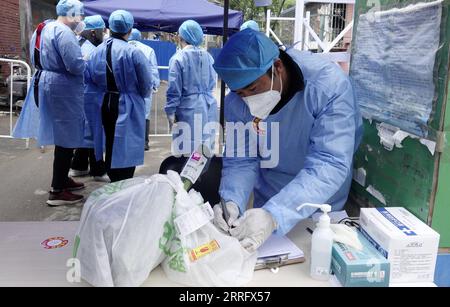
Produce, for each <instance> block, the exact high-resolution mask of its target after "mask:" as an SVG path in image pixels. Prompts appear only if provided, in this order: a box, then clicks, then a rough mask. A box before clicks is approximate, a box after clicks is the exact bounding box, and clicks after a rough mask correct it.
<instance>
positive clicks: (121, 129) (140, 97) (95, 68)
mask: <svg viewBox="0 0 450 307" xmlns="http://www.w3.org/2000/svg"><path fill="white" fill-rule="evenodd" d="M110 39H113V38H110ZM108 41H109V39H108V40H107V41H105V42H103V43H102V44H100V45H99V46H98V47H97V48H96V49H95V50H94V52H93V53H92V54H91V57H90V59H89V61H88V69H87V73H86V75H87V82H86V90H85V100H86V104H85V112H86V116H87V118H88V120H89V123H90V124H91V126H92V131H93V134H94V143H95V155H96V157H97V159H101V158H102V157H103V149H104V141H105V140H104V133H103V124H102V112H101V107H102V104H103V97H104V95H105V93H106V91H107V85H106V43H107V42H108ZM111 61H112V66H113V67H112V68H113V71H114V77H115V80H116V84H117V88H118V89H119V92H120V97H119V116H118V119H117V123H116V128H115V133H114V145H113V151H112V161H111V167H112V168H125V167H133V166H136V165H141V164H143V162H144V150H143V148H144V134H145V115H144V104H145V102H144V97H146V96H148V94H149V92H150V89H151V84H152V81H151V73H150V69H149V66H148V64H147V59H146V58H145V56H144V54H143V53H142V51H140V50H139V49H137V48H135V47H134V46H132V45H130V44H128V43H127V42H126V41H123V40H120V39H113V43H112V51H111Z"/></svg>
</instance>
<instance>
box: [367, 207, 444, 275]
mask: <svg viewBox="0 0 450 307" xmlns="http://www.w3.org/2000/svg"><path fill="white" fill-rule="evenodd" d="M360 224H361V232H362V233H363V235H364V236H365V237H366V238H367V239H368V240H369V241H370V242H371V243H372V244H373V245H374V246H375V247H376V248H377V249H378V250H379V251H380V252H381V254H382V255H383V256H384V257H385V258H386V259H388V260H389V263H390V265H391V267H390V269H391V273H390V282H391V283H412V282H432V281H433V278H434V270H435V266H436V258H437V253H438V249H439V237H440V236H439V234H438V233H437V232H436V231H434V230H433V229H431V228H430V227H428V225H426V224H425V223H423V222H422V221H421V220H419V219H418V218H417V217H415V216H414V215H413V214H411V213H410V212H409V211H408V210H406V209H405V208H402V207H392V208H362V209H361V217H360Z"/></svg>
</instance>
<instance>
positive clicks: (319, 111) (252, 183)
mask: <svg viewBox="0 0 450 307" xmlns="http://www.w3.org/2000/svg"><path fill="white" fill-rule="evenodd" d="M288 54H289V55H290V56H291V57H292V58H293V59H294V61H295V62H296V63H297V65H299V67H300V69H301V71H302V73H303V77H304V85H305V88H304V90H302V91H299V92H297V93H296V94H295V95H294V97H293V98H292V99H291V100H290V101H289V102H288V103H287V104H286V105H285V106H284V107H283V108H282V109H281V110H280V111H279V112H277V113H276V114H273V115H270V116H269V117H268V118H267V119H266V120H265V121H266V123H267V130H266V135H267V140H266V141H265V142H266V144H265V146H262V148H269V149H270V146H273V145H274V144H275V142H276V141H274V140H275V139H274V138H275V137H276V136H275V135H273V136H272V135H271V133H272V129H271V123H276V122H279V157H278V163H277V164H276V166H275V167H272V168H261V167H260V163H261V161H263V157H266V158H265V159H264V161H266V162H267V161H268V160H269V158H267V156H268V154H269V151H268V150H267V149H261V150H258V154H257V155H256V157H255V155H254V156H253V157H252V156H249V155H248V154H247V155H246V156H245V157H243V158H239V156H238V158H235V157H232V156H233V155H234V156H236V150H234V152H232V153H231V154H230V153H229V151H230V150H228V148H226V151H225V154H226V155H228V156H227V157H224V160H223V171H222V181H221V187H220V194H221V196H222V197H223V198H224V199H225V200H227V201H228V200H231V201H234V202H235V203H236V204H238V205H239V207H240V210H241V213H242V212H244V211H245V209H246V205H247V203H248V200H249V196H250V194H251V192H252V191H253V192H254V196H255V199H254V207H257V208H258V207H262V208H264V209H266V210H267V211H269V212H270V213H271V214H272V216H273V217H274V218H275V220H276V221H277V224H278V229H277V234H286V233H287V232H289V230H291V229H292V227H294V226H295V225H296V224H297V223H298V222H299V221H300V220H302V219H305V218H307V217H309V216H310V215H311V214H312V213H314V211H316V209H314V208H312V209H311V208H305V209H303V210H301V211H300V212H297V211H296V208H297V207H298V206H299V205H301V204H303V203H316V204H330V205H331V206H332V208H333V210H340V209H341V208H342V207H343V206H344V204H345V201H346V199H347V196H348V192H349V189H350V184H351V178H352V159H353V154H354V152H355V151H356V149H357V147H358V145H359V143H360V140H361V136H362V118H361V115H360V112H359V108H358V105H357V103H356V102H355V99H354V95H353V89H352V85H351V82H350V80H349V78H348V77H347V76H346V75H345V74H344V72H343V71H342V70H341V69H340V68H339V67H338V66H337V65H336V64H334V63H332V62H328V61H326V60H323V59H321V58H320V56H317V55H314V54H312V53H310V52H299V51H297V50H292V49H291V50H289V51H288ZM291 81H295V80H291ZM224 111H225V119H226V121H227V122H232V123H239V122H241V123H248V122H251V121H252V119H253V116H252V115H251V114H250V111H249V109H248V107H247V105H246V104H245V103H244V101H243V100H242V99H241V98H240V97H239V96H238V95H237V94H235V93H230V94H229V95H228V96H227V97H226V100H225V110H224ZM250 130H251V132H250V133H256V132H255V131H254V130H253V129H250ZM234 134H235V133H232V131H230V130H227V143H226V146H227V147H229V146H231V142H233V140H232V139H231V137H232V135H234ZM242 137H243V136H241V138H242ZM238 138H239V137H236V138H235V139H234V142H233V144H234V145H235V147H234V148H237V147H236V140H237V139H238ZM241 141H242V142H243V144H245V146H246V148H247V149H246V150H248V147H249V145H251V144H252V141H251V139H250V138H246V140H245V141H244V140H241ZM259 145H261V142H260V144H259ZM266 150H267V152H266ZM230 156H231V157H230ZM276 160H277V159H273V160H272V161H276Z"/></svg>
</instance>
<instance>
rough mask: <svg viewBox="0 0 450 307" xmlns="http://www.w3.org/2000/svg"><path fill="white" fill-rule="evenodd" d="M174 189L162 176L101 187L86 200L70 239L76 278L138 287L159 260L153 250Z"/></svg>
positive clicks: (97, 283) (156, 249)
mask: <svg viewBox="0 0 450 307" xmlns="http://www.w3.org/2000/svg"><path fill="white" fill-rule="evenodd" d="M174 195H175V194H174V188H173V185H172V183H171V182H170V180H168V178H167V176H166V175H153V176H151V177H148V178H141V177H137V178H132V179H128V180H124V181H119V182H114V183H111V184H107V185H105V186H103V187H102V188H100V189H98V190H96V191H94V192H93V193H92V194H91V195H90V197H89V198H88V199H87V201H86V203H85V205H84V209H83V213H82V216H81V221H80V226H79V229H78V233H77V236H76V238H75V247H74V256H75V257H76V258H78V260H79V261H80V265H81V267H80V269H81V277H82V278H83V279H84V280H86V281H87V282H89V283H90V284H92V285H94V286H139V285H141V284H142V283H143V282H144V281H145V280H146V279H147V278H148V275H149V273H150V272H151V271H152V270H153V269H154V268H155V267H156V266H158V265H159V264H160V263H161V262H162V260H163V259H164V257H165V254H164V253H163V251H162V250H161V249H160V247H159V238H161V237H162V236H163V233H164V224H165V223H166V221H167V220H169V219H170V216H171V213H172V206H173V203H174Z"/></svg>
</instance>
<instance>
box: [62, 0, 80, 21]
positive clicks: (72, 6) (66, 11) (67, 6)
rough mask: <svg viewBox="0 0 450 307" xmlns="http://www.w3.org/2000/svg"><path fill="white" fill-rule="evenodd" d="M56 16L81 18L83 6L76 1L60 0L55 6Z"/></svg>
mask: <svg viewBox="0 0 450 307" xmlns="http://www.w3.org/2000/svg"><path fill="white" fill-rule="evenodd" d="M56 14H57V15H58V16H71V17H74V16H82V15H84V4H83V3H81V2H80V1H78V0H60V1H59V2H58V4H57V5H56Z"/></svg>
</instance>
